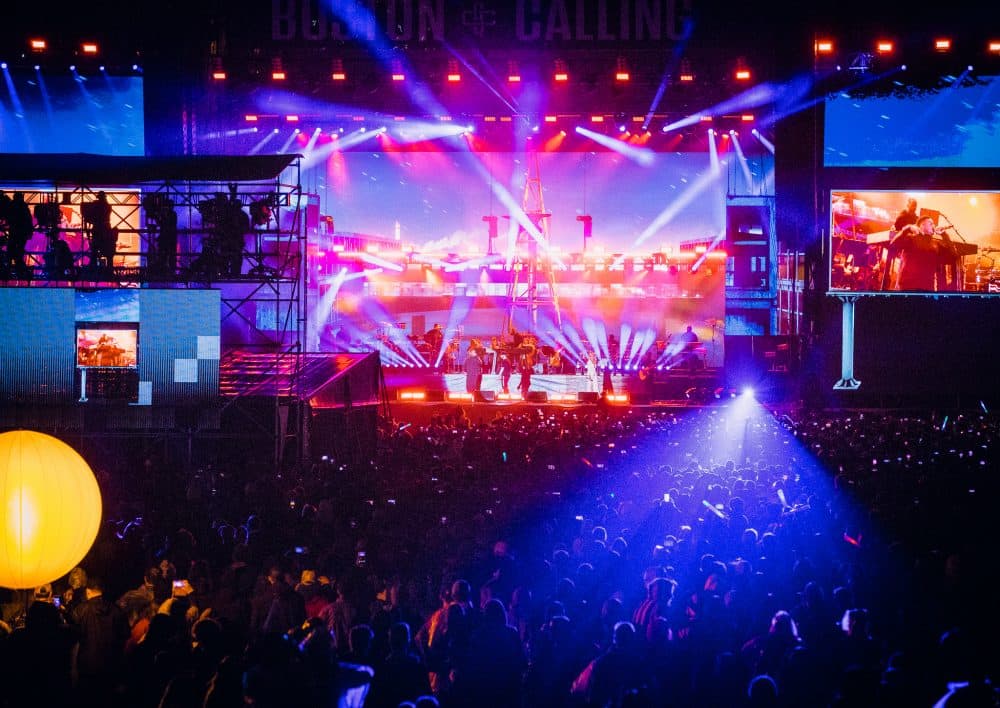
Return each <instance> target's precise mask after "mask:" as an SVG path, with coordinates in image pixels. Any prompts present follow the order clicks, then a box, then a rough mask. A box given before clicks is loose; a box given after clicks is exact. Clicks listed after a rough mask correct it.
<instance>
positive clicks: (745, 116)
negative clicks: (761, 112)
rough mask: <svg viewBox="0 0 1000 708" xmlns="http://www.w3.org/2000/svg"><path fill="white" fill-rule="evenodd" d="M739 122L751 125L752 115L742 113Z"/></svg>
mask: <svg viewBox="0 0 1000 708" xmlns="http://www.w3.org/2000/svg"><path fill="white" fill-rule="evenodd" d="M740 120H741V121H743V122H744V123H753V113H744V114H743V115H741V116H740Z"/></svg>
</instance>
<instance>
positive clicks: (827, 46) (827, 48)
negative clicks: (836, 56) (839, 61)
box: [814, 39, 833, 55]
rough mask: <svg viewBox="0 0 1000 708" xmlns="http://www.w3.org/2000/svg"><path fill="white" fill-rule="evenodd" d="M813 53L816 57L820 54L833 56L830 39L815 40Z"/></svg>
mask: <svg viewBox="0 0 1000 708" xmlns="http://www.w3.org/2000/svg"><path fill="white" fill-rule="evenodd" d="M814 51H815V53H816V54H817V55H820V54H827V55H828V54H833V40H830V39H817V40H816V44H815V47H814Z"/></svg>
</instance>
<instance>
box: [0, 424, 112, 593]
mask: <svg viewBox="0 0 1000 708" xmlns="http://www.w3.org/2000/svg"><path fill="white" fill-rule="evenodd" d="M0 524H2V533H0V587H6V588H34V587H37V586H39V585H43V584H44V583H50V582H52V581H53V580H57V579H58V578H60V577H62V576H63V575H65V574H66V573H68V572H69V571H70V570H72V569H73V567H74V566H76V565H77V564H78V563H79V562H80V561H81V560H83V557H84V556H85V555H87V551H89V550H90V547H91V546H92V545H93V544H94V539H95V538H97V531H98V528H99V527H100V524H101V490H100V489H99V488H98V487H97V480H96V479H94V473H93V472H91V470H90V466H89V465H88V464H87V463H86V461H85V460H84V459H83V458H82V457H80V455H79V454H78V453H77V452H76V450H74V449H73V448H71V447H70V446H69V445H67V444H66V443H64V442H63V441H62V440H59V439H57V438H54V437H52V436H51V435H45V434H44V433H36V432H33V431H30V430H15V431H12V432H9V433H3V434H0Z"/></svg>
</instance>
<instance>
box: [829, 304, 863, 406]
mask: <svg viewBox="0 0 1000 708" xmlns="http://www.w3.org/2000/svg"><path fill="white" fill-rule="evenodd" d="M837 298H838V299H839V300H840V302H841V305H842V306H843V309H842V311H841V312H842V325H841V329H842V332H841V346H840V381H838V382H837V383H835V384H834V385H833V388H834V389H835V390H846V391H855V390H857V389H859V388H861V382H860V381H858V380H857V379H856V378H854V303H856V302H857V301H858V296H857V295H846V296H842V295H838V296H837Z"/></svg>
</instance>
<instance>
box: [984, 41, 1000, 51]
mask: <svg viewBox="0 0 1000 708" xmlns="http://www.w3.org/2000/svg"><path fill="white" fill-rule="evenodd" d="M986 51H988V52H989V53H990V54H1000V41H997V40H995V39H991V40H990V41H989V42H988V43H987V44H986Z"/></svg>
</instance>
